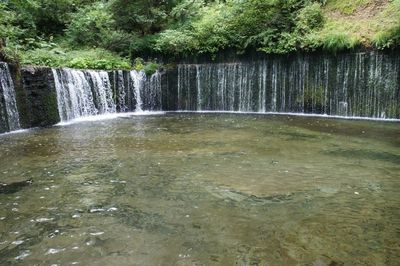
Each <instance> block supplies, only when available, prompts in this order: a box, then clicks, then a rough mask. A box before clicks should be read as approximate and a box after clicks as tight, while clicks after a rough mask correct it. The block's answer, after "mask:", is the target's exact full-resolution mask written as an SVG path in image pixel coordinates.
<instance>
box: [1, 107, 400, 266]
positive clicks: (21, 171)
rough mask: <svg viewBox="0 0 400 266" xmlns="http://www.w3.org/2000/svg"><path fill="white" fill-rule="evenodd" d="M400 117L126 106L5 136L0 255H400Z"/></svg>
mask: <svg viewBox="0 0 400 266" xmlns="http://www.w3.org/2000/svg"><path fill="white" fill-rule="evenodd" d="M399 147H400V125H399V124H396V123H382V122H371V121H343V120H334V119H323V118H302V117H286V116H277V117H274V116H262V115H233V114H197V115H196V114H167V115H164V116H145V117H140V116H133V117H120V118H117V119H115V120H107V121H91V122H86V123H79V124H73V125H68V126H63V127H53V128H48V129H37V130H32V131H28V132H23V133H20V134H14V135H3V136H1V137H0V176H1V182H4V183H7V184H10V183H12V182H23V181H24V180H29V179H32V180H33V183H32V184H29V185H24V186H16V189H15V190H14V191H12V192H10V193H1V191H0V265H13V264H22V265H35V264H36V265H51V264H57V265H357V264H358V265H396V264H397V263H398V261H399V260H400V233H399V232H400V207H399V206H400V197H399V195H400V194H399V192H400V159H399V158H400V149H399Z"/></svg>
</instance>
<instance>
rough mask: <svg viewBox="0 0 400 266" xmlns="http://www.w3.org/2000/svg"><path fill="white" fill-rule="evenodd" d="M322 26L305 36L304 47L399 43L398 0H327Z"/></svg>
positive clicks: (376, 45)
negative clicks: (324, 19) (324, 20)
mask: <svg viewBox="0 0 400 266" xmlns="http://www.w3.org/2000/svg"><path fill="white" fill-rule="evenodd" d="M323 12H324V16H325V18H326V22H325V24H324V26H323V27H322V28H321V29H319V30H317V31H313V32H311V33H309V34H308V35H306V36H305V40H306V41H305V46H306V48H307V47H308V48H310V47H311V48H319V47H322V48H323V49H325V50H329V51H333V52H335V51H338V50H344V49H353V48H356V47H358V46H364V47H376V48H381V49H383V48H391V47H395V46H398V45H400V0H392V1H390V0H354V1H345V0H328V1H327V3H326V5H325V6H324V7H323Z"/></svg>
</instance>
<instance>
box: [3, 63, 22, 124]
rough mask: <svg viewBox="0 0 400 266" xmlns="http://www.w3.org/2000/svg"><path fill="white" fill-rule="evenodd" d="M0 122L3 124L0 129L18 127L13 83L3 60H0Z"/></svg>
mask: <svg viewBox="0 0 400 266" xmlns="http://www.w3.org/2000/svg"><path fill="white" fill-rule="evenodd" d="M2 121H3V122H2ZM0 124H3V126H1V125H0V130H1V131H13V130H17V129H20V122H19V113H18V108H17V101H16V95H15V90H14V83H13V80H12V78H11V74H10V70H9V68H8V65H7V64H6V63H3V62H0Z"/></svg>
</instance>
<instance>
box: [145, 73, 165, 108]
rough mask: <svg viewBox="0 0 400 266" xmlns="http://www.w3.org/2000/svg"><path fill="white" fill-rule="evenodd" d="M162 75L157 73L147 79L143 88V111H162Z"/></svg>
mask: <svg viewBox="0 0 400 266" xmlns="http://www.w3.org/2000/svg"><path fill="white" fill-rule="evenodd" d="M161 88H162V86H161V73H160V72H159V71H156V72H155V73H154V74H153V75H151V76H150V78H148V79H146V82H145V85H144V88H143V97H142V101H143V109H144V110H146V111H157V110H158V111H160V110H161V106H162V94H161Z"/></svg>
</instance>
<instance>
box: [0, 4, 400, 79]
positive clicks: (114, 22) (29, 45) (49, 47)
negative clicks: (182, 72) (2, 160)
mask: <svg viewBox="0 0 400 266" xmlns="http://www.w3.org/2000/svg"><path fill="white" fill-rule="evenodd" d="M376 3H378V2H377V0H355V1H345V0H170V1H165V0H161V1H160V0H137V1H128V0H7V1H0V14H1V15H0V40H1V41H0V52H1V57H2V58H14V59H15V58H18V56H20V55H21V56H22V60H23V62H25V63H29V64H39V65H49V66H71V67H78V68H85V67H88V68H96V69H100V68H102V69H110V68H115V67H117V66H120V67H122V68H126V67H127V64H126V63H127V61H126V59H125V57H129V58H131V59H133V58H136V57H146V58H147V57H151V56H155V55H160V54H162V55H166V56H171V55H173V56H190V55H198V54H210V55H211V56H215V55H216V54H217V53H218V52H220V51H223V50H226V49H231V50H234V51H236V52H237V53H243V52H245V51H246V50H258V51H263V52H265V53H275V54H285V53H290V52H294V51H297V50H299V49H303V50H317V49H324V50H327V51H332V52H336V51H339V50H344V49H353V48H355V47H357V46H359V45H364V46H366V47H370V46H372V45H375V47H377V48H380V49H385V48H392V47H397V46H399V45H400V37H399V35H400V33H399V32H400V19H399V18H400V0H391V1H384V3H382V5H380V6H378V7H377V5H376ZM361 10H363V11H364V10H366V12H371V13H370V14H361V13H360V12H361ZM368 10H369V11H368ZM371 10H372V11H371ZM357 16H361V18H360V19H358V17H357ZM365 19H366V20H365ZM365 21H367V22H368V23H366V22H365ZM6 44H7V45H6ZM60 47H63V49H61V48H60ZM71 49H72V50H71ZM74 49H75V50H77V52H76V54H74V52H73V50H74ZM105 51H109V53H108V54H105V53H106V52H105ZM72 54H74V56H72ZM135 65H136V63H135ZM138 67H140V68H141V69H147V70H146V71H147V72H148V73H151V72H152V71H154V69H155V68H156V66H155V65H151V64H149V63H144V62H142V63H141V66H140V64H139V65H138Z"/></svg>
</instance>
